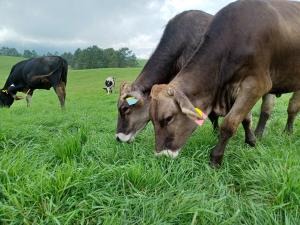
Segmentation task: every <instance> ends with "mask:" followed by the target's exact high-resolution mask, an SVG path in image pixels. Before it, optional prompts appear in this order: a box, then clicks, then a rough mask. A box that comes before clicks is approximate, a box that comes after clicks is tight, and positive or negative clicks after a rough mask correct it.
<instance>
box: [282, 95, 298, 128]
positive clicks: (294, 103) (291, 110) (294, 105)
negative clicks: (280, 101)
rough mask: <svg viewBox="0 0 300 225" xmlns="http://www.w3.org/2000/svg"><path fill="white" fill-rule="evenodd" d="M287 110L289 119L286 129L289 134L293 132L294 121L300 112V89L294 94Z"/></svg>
mask: <svg viewBox="0 0 300 225" xmlns="http://www.w3.org/2000/svg"><path fill="white" fill-rule="evenodd" d="M287 111H288V120H287V123H286V127H285V130H284V131H285V132H286V133H288V134H292V133H293V130H294V121H295V119H296V116H297V114H298V112H299V111H300V91H297V92H295V93H294V94H293V96H292V98H291V99H290V102H289V107H288V110H287Z"/></svg>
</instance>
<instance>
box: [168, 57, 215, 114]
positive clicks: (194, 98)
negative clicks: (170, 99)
mask: <svg viewBox="0 0 300 225" xmlns="http://www.w3.org/2000/svg"><path fill="white" fill-rule="evenodd" d="M203 56H204V55H203ZM203 56H202V55H201V56H197V55H196V56H195V57H194V58H193V60H191V61H190V62H189V63H188V64H187V66H186V67H185V68H183V69H182V70H181V71H180V73H179V74H178V75H177V76H176V78H175V79H174V80H173V81H172V82H171V83H170V85H172V86H174V87H175V88H176V89H178V90H180V91H182V92H183V93H184V94H185V95H186V96H187V97H188V98H189V100H190V101H191V102H192V104H193V105H194V106H195V107H198V108H200V109H201V110H202V111H204V112H205V113H207V114H209V113H210V112H211V111H212V110H213V105H214V101H215V98H216V94H217V91H218V88H219V82H218V77H217V76H218V61H217V60H216V58H215V57H213V56H209V55H206V57H207V58H206V59H205V57H203ZM207 62H209V64H208V63H207Z"/></svg>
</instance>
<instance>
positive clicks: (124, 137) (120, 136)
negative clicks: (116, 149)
mask: <svg viewBox="0 0 300 225" xmlns="http://www.w3.org/2000/svg"><path fill="white" fill-rule="evenodd" d="M134 137H135V135H134V133H130V134H124V133H117V134H116V140H117V141H119V142H127V143H128V142H131V141H133V139H134Z"/></svg>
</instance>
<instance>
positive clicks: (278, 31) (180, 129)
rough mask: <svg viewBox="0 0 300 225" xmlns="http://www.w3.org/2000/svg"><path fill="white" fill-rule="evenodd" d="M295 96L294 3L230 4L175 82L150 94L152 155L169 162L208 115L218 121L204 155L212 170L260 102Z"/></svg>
mask: <svg viewBox="0 0 300 225" xmlns="http://www.w3.org/2000/svg"><path fill="white" fill-rule="evenodd" d="M298 90H300V3H299V2H289V1H264V0H248V1H237V2H235V3H231V4H230V5H228V6H227V7H225V8H223V9H222V10H221V11H220V12H219V13H218V14H217V15H216V16H215V17H214V19H213V21H212V23H211V24H210V26H209V28H208V30H207V32H206V34H205V38H204V40H203V42H202V43H201V44H200V45H199V48H198V49H197V51H196V52H195V54H194V56H193V57H192V58H191V60H190V61H189V62H188V63H187V64H186V65H185V67H184V68H183V69H182V70H181V71H180V72H179V74H178V75H177V76H176V77H175V79H173V80H172V81H171V83H170V84H169V85H168V86H166V85H160V86H159V85H156V86H154V87H153V89H152V93H151V96H152V100H151V104H150V114H151V120H152V122H153V124H154V128H155V137H156V152H157V153H158V154H161V153H166V154H171V155H173V156H176V155H177V154H178V152H179V150H180V148H181V147H182V146H183V144H184V143H185V142H186V140H187V138H188V137H189V136H190V135H191V134H192V132H193V131H194V130H195V129H196V127H197V125H196V123H195V122H197V123H199V121H201V120H204V119H205V116H204V115H205V114H209V113H210V112H212V111H214V112H217V113H218V114H220V115H224V116H225V119H224V121H223V124H222V125H221V128H220V136H219V142H218V144H217V146H216V147H215V148H214V149H213V151H212V153H211V164H212V165H213V166H219V165H220V164H221V162H222V159H223V155H224V150H225V147H226V145H227V143H228V141H229V139H230V138H231V137H232V136H233V135H234V133H235V132H236V130H237V128H238V126H239V124H240V123H241V122H242V121H245V119H246V117H247V115H249V112H250V110H251V109H252V107H253V106H254V105H255V103H256V102H257V101H258V100H259V99H260V98H261V97H262V96H264V95H265V94H267V93H271V94H276V95H280V94H282V93H288V92H294V91H298ZM292 102H293V101H292ZM195 106H196V107H198V108H199V109H201V110H202V112H204V113H203V114H202V113H201V111H200V112H199V110H196V109H195V108H196V107H195Z"/></svg>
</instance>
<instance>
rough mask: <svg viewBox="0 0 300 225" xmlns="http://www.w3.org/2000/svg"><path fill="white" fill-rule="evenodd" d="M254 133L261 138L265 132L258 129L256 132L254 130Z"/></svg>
mask: <svg viewBox="0 0 300 225" xmlns="http://www.w3.org/2000/svg"><path fill="white" fill-rule="evenodd" d="M254 134H255V136H256V137H257V138H261V137H262V136H263V134H264V131H263V130H258V129H256V130H255V132H254Z"/></svg>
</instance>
